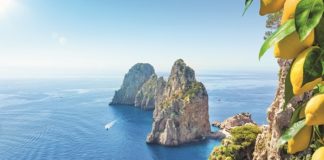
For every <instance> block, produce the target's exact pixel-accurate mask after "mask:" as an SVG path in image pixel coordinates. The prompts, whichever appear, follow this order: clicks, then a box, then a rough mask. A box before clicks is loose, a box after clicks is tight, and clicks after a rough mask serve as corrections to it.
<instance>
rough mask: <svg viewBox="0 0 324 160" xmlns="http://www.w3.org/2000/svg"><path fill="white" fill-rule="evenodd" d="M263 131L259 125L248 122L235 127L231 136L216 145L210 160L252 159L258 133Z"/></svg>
mask: <svg viewBox="0 0 324 160" xmlns="http://www.w3.org/2000/svg"><path fill="white" fill-rule="evenodd" d="M260 132H261V130H260V129H259V127H258V126H256V125H254V124H246V125H244V126H239V127H235V128H233V129H232V130H231V131H230V133H231V136H230V137H228V138H225V139H224V140H223V141H222V145H221V146H219V147H215V148H214V150H213V151H212V153H211V154H210V156H209V160H234V159H252V153H253V149H254V144H255V140H256V137H257V135H258V134H259V133H260Z"/></svg>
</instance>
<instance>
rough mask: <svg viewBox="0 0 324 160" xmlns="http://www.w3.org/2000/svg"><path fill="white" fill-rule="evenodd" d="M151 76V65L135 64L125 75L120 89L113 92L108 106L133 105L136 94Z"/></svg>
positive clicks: (152, 72)
mask: <svg viewBox="0 0 324 160" xmlns="http://www.w3.org/2000/svg"><path fill="white" fill-rule="evenodd" d="M153 74H154V68H153V66H152V65H150V64H147V63H137V64H135V65H134V66H133V67H132V68H131V69H130V70H129V71H128V73H127V74H126V75H125V77H124V81H123V84H122V86H121V88H120V89H119V90H118V91H116V92H115V95H114V97H113V99H112V101H111V103H110V104H111V105H114V104H115V105H116V104H117V105H118V104H125V105H134V103H135V96H136V94H137V93H138V91H139V90H140V89H141V87H142V85H143V84H144V83H145V82H146V81H147V80H148V79H149V78H150V77H151V76H152V75H153Z"/></svg>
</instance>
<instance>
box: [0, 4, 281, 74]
mask: <svg viewBox="0 0 324 160" xmlns="http://www.w3.org/2000/svg"><path fill="white" fill-rule="evenodd" d="M258 3H259V2H258V1H255V4H253V6H252V8H251V9H250V10H249V11H248V12H247V14H246V15H245V16H244V17H242V9H243V5H244V0H223V1H221V0H0V76H1V77H15V76H58V75H95V74H101V75H105V74H107V75H108V74H116V73H121V74H124V72H126V71H127V70H128V69H129V67H131V66H132V65H133V64H135V63H137V62H149V63H151V64H152V65H154V67H155V68H156V70H157V71H158V72H165V71H169V70H170V67H171V65H172V63H173V62H174V61H175V60H176V59H178V58H183V59H184V60H185V62H187V63H188V64H189V65H190V66H192V67H193V68H194V69H195V70H196V71H197V72H199V73H206V72H207V73H208V72H209V73H212V71H224V70H234V71H236V70H237V71H242V70H243V71H244V70H257V71H262V70H264V71H276V70H277V64H276V60H275V59H274V58H273V57H272V53H267V56H265V57H264V58H263V59H262V61H261V62H259V61H258V51H259V48H260V45H261V44H262V42H263V34H264V32H265V27H264V26H265V17H261V16H259V15H258V7H259V4H258Z"/></svg>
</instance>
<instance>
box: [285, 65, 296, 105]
mask: <svg viewBox="0 0 324 160" xmlns="http://www.w3.org/2000/svg"><path fill="white" fill-rule="evenodd" d="M292 63H294V62H292ZM290 73H291V67H290V69H289V71H288V73H287V76H286V79H285V103H284V105H283V109H284V110H285V109H286V107H287V104H288V102H289V101H290V100H291V99H292V98H293V97H294V92H293V86H292V84H291V81H290Z"/></svg>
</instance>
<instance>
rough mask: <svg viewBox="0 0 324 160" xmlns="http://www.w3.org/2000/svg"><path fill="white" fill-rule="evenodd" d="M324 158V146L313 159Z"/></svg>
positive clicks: (321, 159)
mask: <svg viewBox="0 0 324 160" xmlns="http://www.w3.org/2000/svg"><path fill="white" fill-rule="evenodd" d="M323 159H324V147H321V148H319V149H317V150H316V151H315V152H314V154H313V156H312V160H323Z"/></svg>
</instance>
